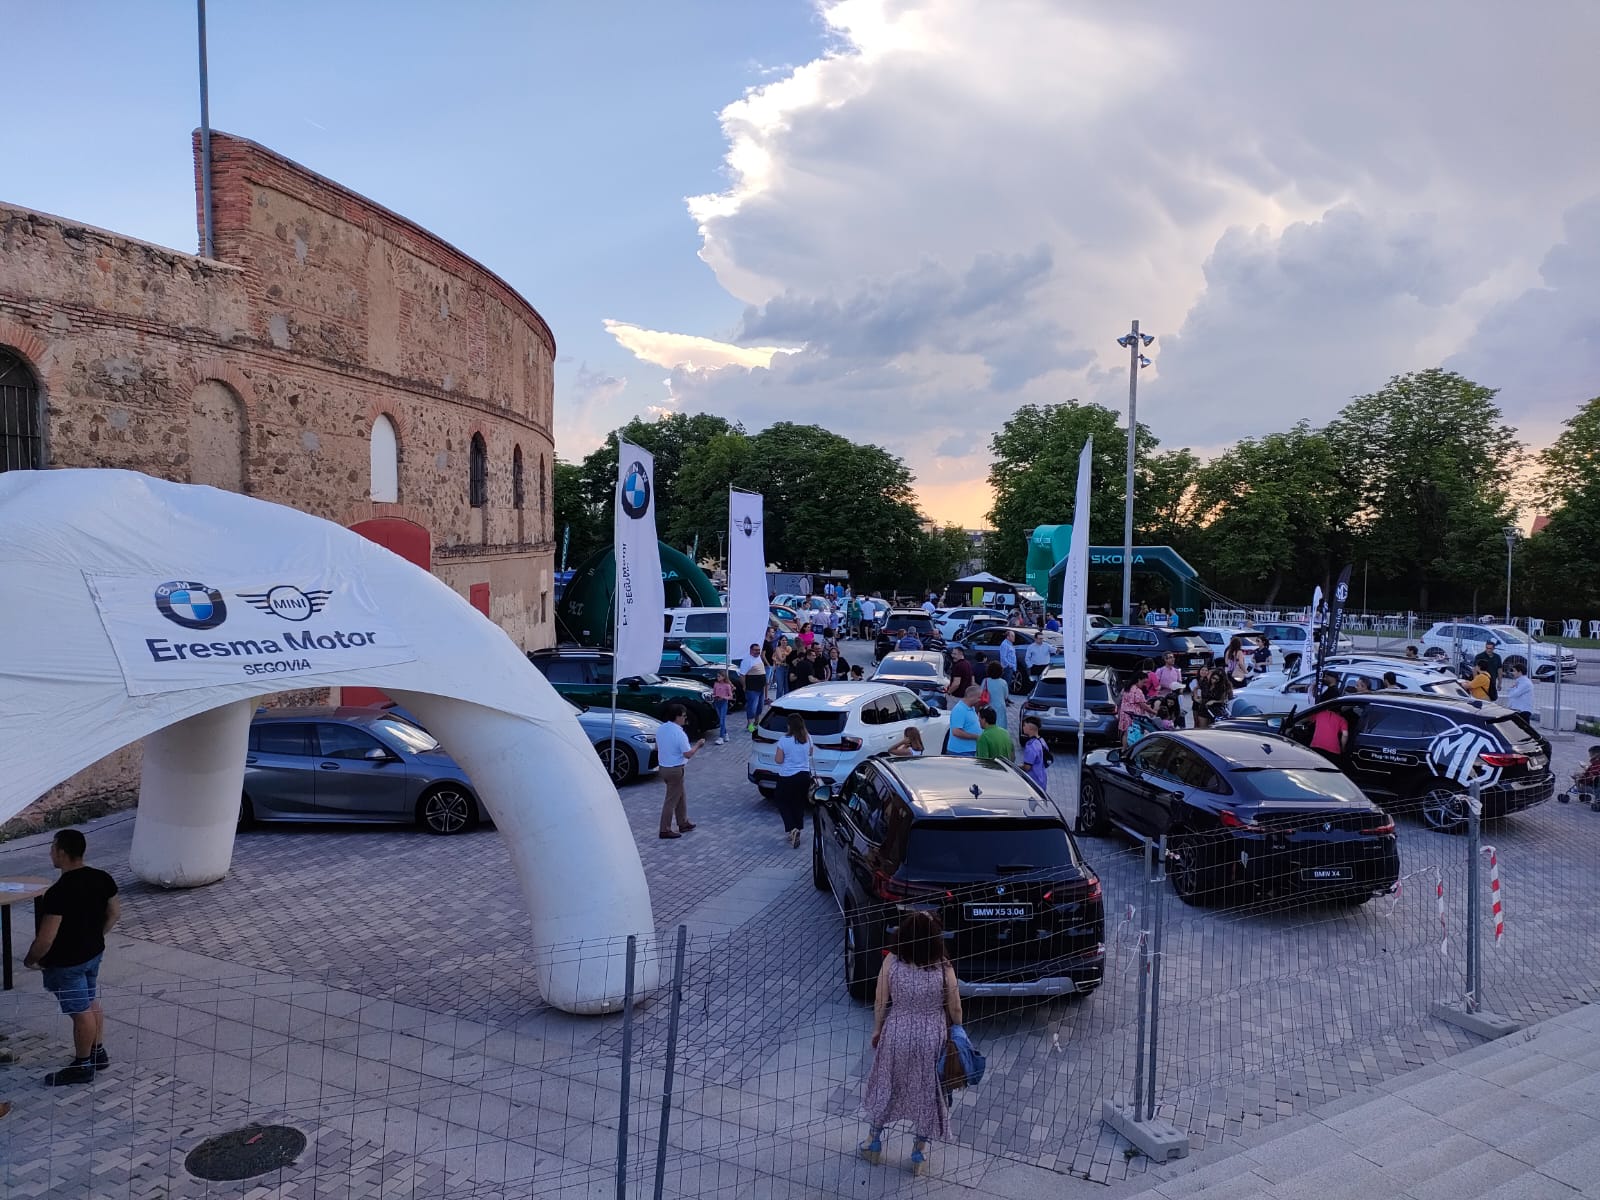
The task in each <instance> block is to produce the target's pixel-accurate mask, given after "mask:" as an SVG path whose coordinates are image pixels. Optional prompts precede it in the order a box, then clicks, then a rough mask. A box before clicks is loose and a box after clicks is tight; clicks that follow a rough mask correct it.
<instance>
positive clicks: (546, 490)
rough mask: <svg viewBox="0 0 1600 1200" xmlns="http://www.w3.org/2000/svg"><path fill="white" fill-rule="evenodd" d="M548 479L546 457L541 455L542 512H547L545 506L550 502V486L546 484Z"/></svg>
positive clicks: (540, 503)
mask: <svg viewBox="0 0 1600 1200" xmlns="http://www.w3.org/2000/svg"><path fill="white" fill-rule="evenodd" d="M548 478H549V477H548V476H547V475H546V474H545V469H544V455H542V454H541V455H539V511H540V512H544V511H545V505H546V503H547V502H548V500H549V495H550V493H549V488H548V484H547V482H546V481H547V479H548Z"/></svg>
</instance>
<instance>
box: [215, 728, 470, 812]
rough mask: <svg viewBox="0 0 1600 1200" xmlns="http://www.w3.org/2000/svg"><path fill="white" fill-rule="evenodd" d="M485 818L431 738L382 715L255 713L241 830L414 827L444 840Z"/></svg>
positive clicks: (458, 772)
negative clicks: (300, 825)
mask: <svg viewBox="0 0 1600 1200" xmlns="http://www.w3.org/2000/svg"><path fill="white" fill-rule="evenodd" d="M487 817H488V814H487V813H486V812H485V811H484V808H483V805H482V804H481V802H480V801H479V800H478V796H477V793H476V792H475V791H474V790H473V787H472V781H471V780H469V779H468V778H467V773H466V772H465V771H463V770H462V769H461V768H460V766H458V765H457V764H456V761H455V760H454V759H453V758H451V757H450V756H449V755H448V754H446V753H445V752H444V750H443V749H441V748H440V746H439V743H438V742H437V741H436V740H435V739H434V738H433V736H432V735H431V734H429V733H428V732H427V731H426V730H424V729H421V728H419V727H418V726H416V725H414V724H412V723H411V722H410V721H407V720H404V719H403V718H401V717H399V716H396V715H394V714H392V713H389V712H386V711H385V710H383V709H381V708H279V709H263V710H261V711H260V712H258V713H256V715H255V718H254V719H253V720H252V721H251V722H250V746H249V750H248V752H247V755H246V758H245V769H244V796H243V797H242V799H241V803H240V808H239V823H240V824H241V825H245V824H248V823H249V822H251V821H252V820H254V821H384V822H392V821H407V822H411V821H414V822H416V823H417V824H418V825H421V826H422V828H424V829H426V830H428V831H429V832H430V833H440V834H444V833H460V832H461V831H463V830H466V829H471V828H472V827H473V826H475V825H477V824H478V823H479V822H480V821H483V820H486V819H487Z"/></svg>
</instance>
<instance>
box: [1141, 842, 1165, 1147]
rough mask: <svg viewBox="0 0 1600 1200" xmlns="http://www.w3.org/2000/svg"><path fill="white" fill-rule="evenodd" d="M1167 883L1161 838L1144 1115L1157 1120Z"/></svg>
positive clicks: (1156, 893) (1158, 848)
mask: <svg viewBox="0 0 1600 1200" xmlns="http://www.w3.org/2000/svg"><path fill="white" fill-rule="evenodd" d="M1166 881H1167V835H1166V834H1164V833H1163V834H1162V835H1161V841H1160V842H1159V843H1158V844H1157V846H1156V876H1155V879H1154V880H1152V881H1151V882H1153V883H1154V884H1155V889H1154V891H1155V919H1154V920H1152V921H1151V922H1150V923H1151V925H1153V926H1154V927H1155V936H1154V939H1153V945H1152V946H1151V948H1150V1043H1149V1055H1150V1066H1149V1068H1148V1069H1147V1070H1146V1072H1145V1081H1144V1083H1145V1087H1146V1088H1148V1089H1149V1090H1148V1092H1146V1095H1145V1107H1144V1111H1145V1116H1146V1118H1147V1119H1148V1120H1151V1121H1154V1120H1155V1119H1156V1042H1157V1039H1158V1038H1159V1036H1160V1033H1161V942H1162V938H1163V937H1164V936H1165V933H1166V925H1167V890H1166V888H1164V887H1162V886H1161V885H1162V884H1164V883H1165V882H1166Z"/></svg>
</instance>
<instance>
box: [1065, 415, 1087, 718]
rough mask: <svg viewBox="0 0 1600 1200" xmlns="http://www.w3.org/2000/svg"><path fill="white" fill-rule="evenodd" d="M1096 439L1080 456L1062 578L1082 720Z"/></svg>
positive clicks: (1073, 706)
mask: <svg viewBox="0 0 1600 1200" xmlns="http://www.w3.org/2000/svg"><path fill="white" fill-rule="evenodd" d="M1093 465H1094V439H1093V438H1090V439H1089V440H1088V441H1086V442H1085V443H1084V444H1083V453H1082V454H1081V455H1079V456H1078V494H1077V499H1076V501H1075V503H1074V504H1073V507H1072V534H1071V540H1070V541H1069V543H1068V550H1067V570H1066V574H1065V575H1063V576H1062V579H1061V649H1062V652H1063V654H1064V656H1065V666H1066V668H1067V715H1068V716H1070V717H1072V718H1073V719H1074V720H1077V721H1080V722H1081V721H1082V720H1083V718H1084V709H1083V669H1084V665H1085V662H1086V661H1087V649H1086V643H1087V641H1088V637H1089V477H1090V476H1091V475H1092V474H1093Z"/></svg>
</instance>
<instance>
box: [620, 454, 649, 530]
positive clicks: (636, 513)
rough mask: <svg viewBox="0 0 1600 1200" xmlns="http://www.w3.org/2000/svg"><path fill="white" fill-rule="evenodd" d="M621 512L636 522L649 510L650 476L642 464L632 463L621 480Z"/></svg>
mask: <svg viewBox="0 0 1600 1200" xmlns="http://www.w3.org/2000/svg"><path fill="white" fill-rule="evenodd" d="M621 498H622V511H623V512H625V513H627V514H628V515H629V516H630V517H632V518H633V519H634V520H638V519H639V518H640V517H642V516H644V514H645V513H646V512H647V511H648V510H649V508H650V476H649V474H648V473H647V472H646V471H645V469H644V464H643V463H642V462H634V463H633V465H631V466H630V467H629V468H628V474H627V475H626V476H625V477H624V478H623V480H622V497H621Z"/></svg>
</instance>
